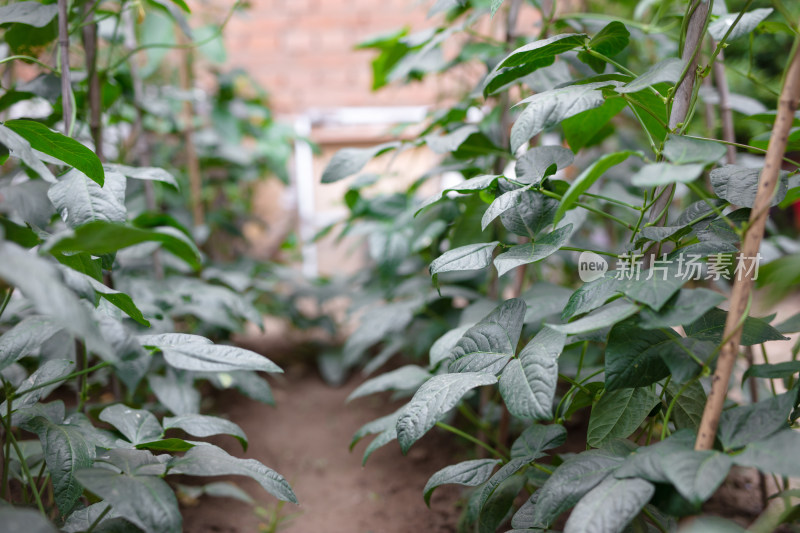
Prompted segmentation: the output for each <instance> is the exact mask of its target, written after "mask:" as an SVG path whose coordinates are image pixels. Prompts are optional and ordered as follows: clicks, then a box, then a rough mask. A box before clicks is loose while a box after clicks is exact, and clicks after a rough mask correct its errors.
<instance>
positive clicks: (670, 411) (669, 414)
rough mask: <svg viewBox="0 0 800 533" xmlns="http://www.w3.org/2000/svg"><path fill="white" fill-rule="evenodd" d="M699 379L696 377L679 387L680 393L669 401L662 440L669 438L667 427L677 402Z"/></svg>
mask: <svg viewBox="0 0 800 533" xmlns="http://www.w3.org/2000/svg"><path fill="white" fill-rule="evenodd" d="M696 380H697V377H694V378H692V379H690V380H689V381H687V382H686V383H684V384H683V386H682V387H681V388H680V389H678V393H677V394H675V396H673V398H672V401H671V402H669V406H668V407H667V412H666V413H665V414H664V425H663V426H662V427H661V440H664V439H666V438H667V427H668V426H669V417H670V416H672V410H673V409H674V408H675V404H676V403H678V398H680V397H681V396H683V393H684V392H686V389H688V388H689V386H690V385H691V384H692V383H694V382H695V381H696Z"/></svg>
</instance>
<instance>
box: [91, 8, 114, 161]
mask: <svg viewBox="0 0 800 533" xmlns="http://www.w3.org/2000/svg"><path fill="white" fill-rule="evenodd" d="M84 16H85V19H86V21H87V24H86V25H85V26H84V27H83V31H82V37H83V49H84V52H85V56H86V74H87V76H88V79H89V90H88V93H87V99H88V101H89V129H90V131H91V132H92V140H93V141H94V151H95V153H96V154H97V157H98V158H99V159H100V161H102V162H105V157H103V111H102V96H101V94H100V76H98V74H97V24H96V23H95V21H94V12H93V11H92V6H89V5H88V4H87V5H86V6H85V10H84ZM117 20H119V19H117Z"/></svg>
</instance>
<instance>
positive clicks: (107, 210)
mask: <svg viewBox="0 0 800 533" xmlns="http://www.w3.org/2000/svg"><path fill="white" fill-rule="evenodd" d="M125 186H126V181H125V176H123V175H122V174H119V173H116V172H108V173H107V174H106V180H105V184H104V185H103V186H102V187H101V186H99V185H98V184H97V183H95V182H94V181H92V180H90V179H89V178H87V177H86V175H85V174H84V173H82V172H80V171H78V170H75V169H72V170H70V171H69V172H67V173H66V174H64V175H63V176H61V177H60V178H59V179H58V183H56V184H55V185H53V186H52V187H50V190H49V191H47V196H48V198H50V201H51V202H53V205H54V206H55V208H56V210H57V211H58V213H59V214H60V215H61V218H62V219H63V220H64V221H65V222H66V223H67V225H68V226H69V227H71V228H75V227H78V226H81V225H83V224H86V223H87V222H93V221H95V220H103V221H106V222H125V219H126V218H127V210H126V208H125Z"/></svg>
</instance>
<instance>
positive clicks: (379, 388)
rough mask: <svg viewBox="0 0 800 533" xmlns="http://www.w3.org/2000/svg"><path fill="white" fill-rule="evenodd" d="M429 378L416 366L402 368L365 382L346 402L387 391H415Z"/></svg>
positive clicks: (429, 375) (425, 372) (426, 372)
mask: <svg viewBox="0 0 800 533" xmlns="http://www.w3.org/2000/svg"><path fill="white" fill-rule="evenodd" d="M430 377H431V374H430V372H428V371H427V370H425V369H424V368H422V367H419V366H417V365H406V366H402V367H400V368H398V369H395V370H392V371H391V372H386V373H385V374H381V375H380V376H377V377H375V378H372V379H369V380H367V381H365V382H364V383H362V384H361V385H359V386H358V387H357V388H356V389H355V390H354V391H353V392H351V393H350V395H349V396H348V397H347V401H348V402H350V401H352V400H355V399H356V398H361V397H362V396H368V395H370V394H375V393H377V392H384V391H388V390H400V391H405V390H417V389H418V388H419V386H420V385H422V384H423V383H425V382H426V381H427V380H428V378H430Z"/></svg>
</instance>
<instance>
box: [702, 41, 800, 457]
mask: <svg viewBox="0 0 800 533" xmlns="http://www.w3.org/2000/svg"><path fill="white" fill-rule="evenodd" d="M798 43H800V40H798V39H797V38H796V39H795V44H794V49H793V50H792V56H791V60H790V63H789V67H788V68H787V71H786V77H785V83H784V86H783V90H782V91H781V97H780V100H779V101H778V114H777V116H776V118H775V125H774V126H773V128H772V135H771V136H770V141H769V147H768V148H767V156H766V158H765V160H764V168H763V170H762V171H761V176H760V177H759V181H758V191H757V193H756V199H755V202H754V204H753V209H752V210H751V212H750V221H749V224H748V227H747V230H746V231H745V234H744V242H743V243H742V248H741V250H742V252H741V254H742V255H741V257H742V259H743V262H744V263H748V262H749V263H750V265H746V266H751V267H753V266H754V265H753V264H752V263H753V262H754V261H756V260H757V255H756V254H757V253H758V250H759V247H760V246H761V239H762V238H763V236H764V228H765V226H766V223H767V215H768V213H769V206H770V204H771V201H772V197H773V196H774V194H775V187H776V185H777V183H778V180H779V178H780V171H781V160H782V158H783V154H784V153H785V151H786V146H787V143H788V134H789V130H790V129H791V127H792V123H793V121H794V112H795V110H796V109H797V106H798V100H800V54H798ZM745 272H746V275H743V276H739V277H737V278H736V279H735V280H734V283H733V292H732V295H731V304H730V311H729V312H728V316H727V319H726V321H725V330H724V335H723V337H725V338H726V340H725V342H724V344H723V346H722V348H721V349H720V354H719V357H718V359H717V368H716V370H715V371H714V376H713V377H712V380H711V392H710V393H709V395H708V400H707V402H706V406H705V409H704V410H703V418H702V420H701V422H700V427H699V431H698V434H697V441H696V442H695V449H697V450H710V449H711V448H712V447H713V446H714V438H715V437H716V434H717V428H718V427H719V419H720V416H721V414H722V408H723V406H724V404H725V397H726V395H727V392H728V383H729V382H730V378H731V372H732V371H733V365H734V362H735V361H736V355H737V354H738V352H739V340H740V338H741V335H742V325H743V324H744V320H743V317H744V316H746V315H744V313H745V310H746V308H747V306H748V304H749V301H750V296H751V290H752V286H753V269H752V268H751V270H745Z"/></svg>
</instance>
